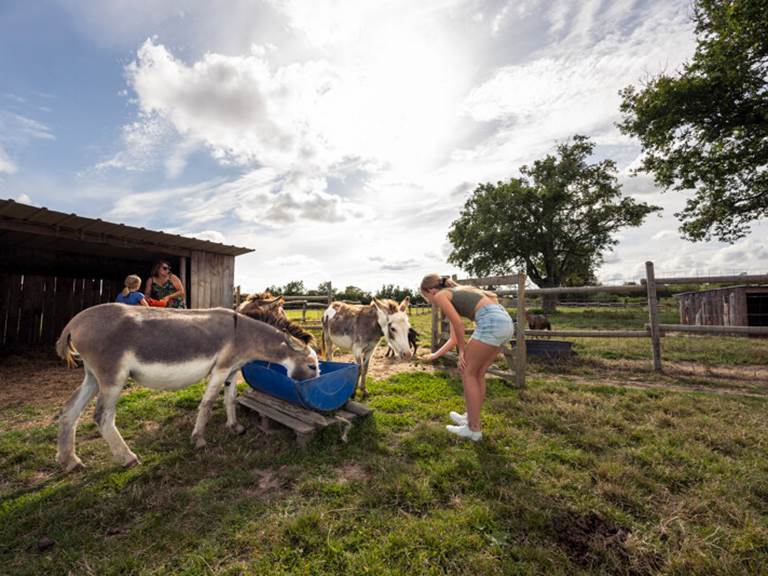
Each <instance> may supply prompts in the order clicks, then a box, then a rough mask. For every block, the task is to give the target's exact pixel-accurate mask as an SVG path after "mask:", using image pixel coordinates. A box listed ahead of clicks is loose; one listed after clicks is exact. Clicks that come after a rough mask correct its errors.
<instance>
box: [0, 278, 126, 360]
mask: <svg viewBox="0 0 768 576" xmlns="http://www.w3.org/2000/svg"><path fill="white" fill-rule="evenodd" d="M118 289H122V284H121V283H120V282H117V281H115V280H101V279H94V278H64V277H54V276H38V275H31V274H26V275H24V274H9V273H0V345H3V346H5V345H16V344H18V345H35V344H53V343H54V342H56V338H58V336H59V334H61V331H62V329H63V328H64V326H66V324H67V322H69V320H70V318H72V316H74V315H75V314H77V313H78V312H80V311H81V310H83V309H85V308H89V307H90V306H95V305H96V304H103V303H105V302H114V300H115V296H117V291H118Z"/></svg>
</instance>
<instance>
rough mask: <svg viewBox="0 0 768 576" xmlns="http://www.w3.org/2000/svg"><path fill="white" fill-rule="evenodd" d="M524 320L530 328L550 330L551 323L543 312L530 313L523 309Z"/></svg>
mask: <svg viewBox="0 0 768 576" xmlns="http://www.w3.org/2000/svg"><path fill="white" fill-rule="evenodd" d="M525 320H526V321H527V322H528V328H529V329H531V330H552V324H550V322H549V318H547V317H546V316H545V315H544V314H531V313H530V312H528V310H526V311H525Z"/></svg>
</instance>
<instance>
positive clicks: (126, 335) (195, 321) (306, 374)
mask: <svg viewBox="0 0 768 576" xmlns="http://www.w3.org/2000/svg"><path fill="white" fill-rule="evenodd" d="M56 352H57V353H58V355H59V356H60V357H61V358H63V359H65V360H66V361H67V363H68V364H69V365H70V366H73V365H74V364H75V358H76V357H77V356H78V355H79V358H80V360H81V361H82V363H83V369H84V371H85V378H84V379H83V383H82V384H81V385H80V387H79V388H78V389H77V390H76V391H75V392H74V394H72V396H71V397H70V399H69V400H68V401H67V403H66V405H65V406H64V407H63V408H62V410H61V413H60V415H59V440H58V451H57V453H56V460H57V461H58V462H59V464H60V465H61V466H62V467H63V468H64V469H65V470H67V471H70V470H74V469H76V468H80V467H83V463H82V461H81V460H80V459H79V458H78V457H77V455H76V454H75V430H76V428H77V421H78V419H79V417H80V414H81V413H82V411H83V410H84V409H85V407H86V406H87V405H88V403H89V402H90V401H91V400H93V398H94V397H96V396H97V395H98V400H97V402H96V411H95V414H94V418H95V419H96V423H97V424H98V426H99V431H100V432H101V435H102V436H103V438H104V440H106V442H107V444H108V445H109V448H110V450H111V451H112V454H113V456H114V458H115V460H117V462H119V463H120V464H122V465H123V466H126V467H130V466H134V465H135V464H138V462H139V460H138V458H137V456H136V454H134V453H133V452H131V450H130V448H129V447H128V445H127V444H126V443H125V441H124V440H123V438H122V436H121V435H120V432H119V431H118V430H117V428H116V427H115V405H116V404H117V400H118V398H119V397H120V392H121V391H122V389H123V386H125V383H126V381H127V380H128V378H129V377H130V378H132V379H133V380H134V381H135V382H136V383H137V384H139V385H141V386H146V387H148V388H153V389H155V390H180V389H182V388H185V387H186V386H189V385H191V384H194V383H196V382H199V381H200V380H202V379H203V378H205V377H208V384H207V386H206V388H205V392H204V394H203V399H202V401H201V402H200V407H199V409H198V412H197V420H196V421H195V427H194V430H193V431H192V441H193V442H194V444H195V446H196V447H198V448H202V447H204V446H205V445H206V442H205V438H204V435H205V426H206V423H207V421H208V418H209V416H210V413H211V407H212V405H213V402H214V400H215V399H216V396H217V395H218V394H219V392H220V390H221V388H222V386H224V385H225V383H226V384H228V385H227V386H226V391H225V394H224V406H225V409H226V414H227V428H229V430H230V431H231V432H232V433H235V434H241V433H242V432H243V431H244V428H243V426H242V425H241V424H239V423H238V421H237V418H236V415H235V395H236V386H235V384H234V383H235V379H234V377H235V375H236V374H237V371H238V370H239V369H240V368H241V367H242V366H243V365H244V364H246V363H247V362H250V361H251V360H254V359H261V360H267V361H269V362H275V363H279V364H281V365H283V366H284V367H285V368H286V370H287V371H288V374H289V375H290V376H291V377H292V378H294V379H296V380H306V379H308V378H313V377H316V376H318V375H319V369H318V361H317V354H316V353H315V352H314V350H312V349H311V348H310V347H308V346H306V345H305V344H304V343H303V342H300V341H299V340H297V339H296V338H293V337H292V336H290V335H288V334H285V333H284V332H281V331H280V330H278V329H277V328H273V327H272V326H269V325H268V324H265V323H264V322H260V321H258V320H253V319H251V318H248V317H246V316H243V315H241V314H238V313H237V312H235V311H233V310H228V309H226V308H212V309H207V310H177V309H163V308H145V307H141V306H127V305H125V304H101V305H99V306H94V307H92V308H87V309H86V310H83V311H82V312H80V313H79V314H77V315H76V316H75V317H74V318H72V319H71V320H70V321H69V323H68V324H67V325H66V326H65V327H64V330H63V331H62V333H61V336H60V337H59V340H58V342H57V343H56Z"/></svg>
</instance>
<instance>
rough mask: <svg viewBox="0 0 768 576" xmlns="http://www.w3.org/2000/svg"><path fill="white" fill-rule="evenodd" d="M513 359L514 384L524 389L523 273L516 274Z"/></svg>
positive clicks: (525, 353)
mask: <svg viewBox="0 0 768 576" xmlns="http://www.w3.org/2000/svg"><path fill="white" fill-rule="evenodd" d="M516 339H517V342H516V358H515V384H516V385H517V387H518V388H525V371H526V363H527V362H528V354H527V352H526V349H525V272H518V274H517V334H516Z"/></svg>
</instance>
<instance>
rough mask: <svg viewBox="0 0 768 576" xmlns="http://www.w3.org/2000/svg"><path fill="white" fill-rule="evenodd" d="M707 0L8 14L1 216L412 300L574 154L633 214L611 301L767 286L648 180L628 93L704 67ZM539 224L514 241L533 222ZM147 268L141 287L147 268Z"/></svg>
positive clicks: (282, 1) (37, 6)
mask: <svg viewBox="0 0 768 576" xmlns="http://www.w3.org/2000/svg"><path fill="white" fill-rule="evenodd" d="M690 6H691V5H690V2H689V0H612V1H608V0H582V1H573V0H548V1H542V0H514V1H507V0H500V1H487V2H481V1H473V0H421V1H419V2H412V1H388V2H380V1H375V0H366V1H365V2H360V1H359V0H339V1H332V0H313V1H311V2H309V1H292V0H263V1H252V0H226V1H224V0H187V1H180V0H164V1H162V2H161V1H151V0H100V1H99V2H85V1H79V2H78V1H74V0H36V1H35V2H28V1H16V0H0V198H12V199H15V200H17V201H20V202H26V203H29V204H34V205H37V206H45V207H47V208H49V209H53V210H60V211H64V212H75V213H77V214H79V215H81V216H88V217H98V218H102V219H106V220H111V221H114V222H122V223H125V224H129V225H133V226H143V227H147V228H152V229H157V230H163V231H166V232H172V233H176V234H184V235H189V236H194V237H198V238H203V239H207V240H212V241H216V242H223V243H226V244H234V245H237V246H246V247H249V248H253V249H254V252H253V253H251V254H248V255H246V256H241V257H238V258H237V262H236V272H235V274H236V278H235V283H236V284H240V285H241V286H242V287H243V289H244V290H246V291H250V290H261V289H263V288H265V287H267V286H269V285H282V284H285V283H287V282H289V281H292V280H303V281H304V284H305V286H306V287H308V288H314V287H316V286H317V285H318V284H320V283H321V282H324V281H326V280H331V281H332V282H333V284H334V286H336V287H340V288H341V287H344V286H347V285H355V286H358V287H361V288H363V289H365V290H371V291H375V290H376V289H378V288H379V287H381V286H382V285H383V284H398V285H401V286H408V287H416V286H417V285H418V283H419V281H420V279H421V278H422V276H423V275H424V274H427V273H430V272H441V273H456V274H458V275H459V276H460V277H465V276H467V275H466V274H465V273H464V272H463V271H461V270H458V269H456V268H455V267H453V266H451V265H449V264H448V263H447V256H448V254H449V253H450V251H451V246H450V243H449V242H448V240H447V232H448V230H449V228H450V225H451V222H453V221H454V220H455V219H456V218H458V216H459V213H460V211H461V208H462V206H463V205H464V202H465V201H466V199H467V198H468V196H469V195H470V194H471V193H472V191H473V190H474V189H475V187H476V186H477V185H478V184H480V183H483V182H497V181H500V180H506V179H509V178H511V177H515V176H517V175H519V168H520V167H521V166H523V165H525V164H527V163H531V162H532V161H534V160H536V159H537V158H541V157H543V156H544V155H545V154H547V153H550V152H552V151H553V149H554V147H555V146H556V144H557V143H560V142H564V141H566V140H567V139H569V138H570V137H571V136H573V135H574V134H584V135H586V136H589V137H590V138H592V140H593V141H594V142H595V144H596V147H595V152H594V160H595V161H598V160H601V159H604V158H611V159H613V160H614V161H615V162H616V163H617V166H618V169H619V179H620V182H621V183H622V185H623V191H624V193H625V194H627V195H630V196H632V197H634V198H636V199H637V200H640V201H644V202H650V203H652V204H656V205H659V206H662V207H663V208H664V211H663V212H662V213H661V214H660V215H652V216H650V217H649V218H648V219H647V220H646V222H645V223H644V224H643V226H641V227H639V228H634V229H624V230H622V231H620V232H619V233H618V234H617V235H616V238H617V239H618V240H619V243H618V244H617V246H616V247H615V248H614V249H613V250H612V251H609V252H606V253H605V254H604V263H603V265H602V267H601V268H600V270H599V274H598V278H599V279H600V281H602V282H604V283H606V284H610V283H621V282H624V281H630V280H637V279H639V278H641V277H643V276H644V263H645V261H646V260H652V261H654V262H655V267H656V275H657V276H660V275H665V276H670V275H692V274H733V273H740V272H747V271H748V272H750V273H766V272H768V241H767V240H766V238H768V234H766V232H768V224H766V223H765V222H758V223H756V224H755V225H754V226H753V227H752V232H751V234H750V235H749V236H747V237H746V238H744V239H742V240H740V241H739V242H737V243H735V244H733V245H728V244H722V243H719V242H714V241H713V242H703V243H701V242H700V243H691V242H689V241H686V240H683V239H682V238H681V237H680V234H679V232H678V227H679V222H678V221H677V219H676V218H675V216H674V213H675V212H676V211H679V210H680V209H681V208H682V207H683V205H684V203H685V199H686V196H685V194H683V193H678V192H667V193H662V192H661V191H659V190H657V189H656V188H655V187H654V185H653V181H652V179H651V178H649V177H648V176H644V175H641V176H632V175H631V173H632V168H633V167H634V166H637V165H638V162H639V158H640V153H641V150H640V146H639V144H638V142H637V141H636V140H634V139H632V138H630V137H627V136H625V135H622V134H621V133H620V132H619V130H618V129H617V128H616V122H617V121H618V120H619V119H620V115H619V103H620V97H619V95H618V92H619V90H620V89H622V88H623V87H625V86H627V85H629V84H635V85H639V84H641V83H642V82H643V80H646V79H648V78H650V77H653V76H655V75H657V74H659V73H661V72H668V73H674V72H675V71H676V70H679V68H680V66H681V64H682V63H683V62H684V61H685V60H686V59H688V58H690V57H691V55H692V54H693V50H694V46H695V39H694V36H693V26H692V22H691V13H690V10H691V8H690ZM527 224H529V223H527V222H525V221H524V220H523V219H521V220H520V222H519V223H517V225H519V226H526V225H527ZM139 272H140V271H139Z"/></svg>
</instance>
